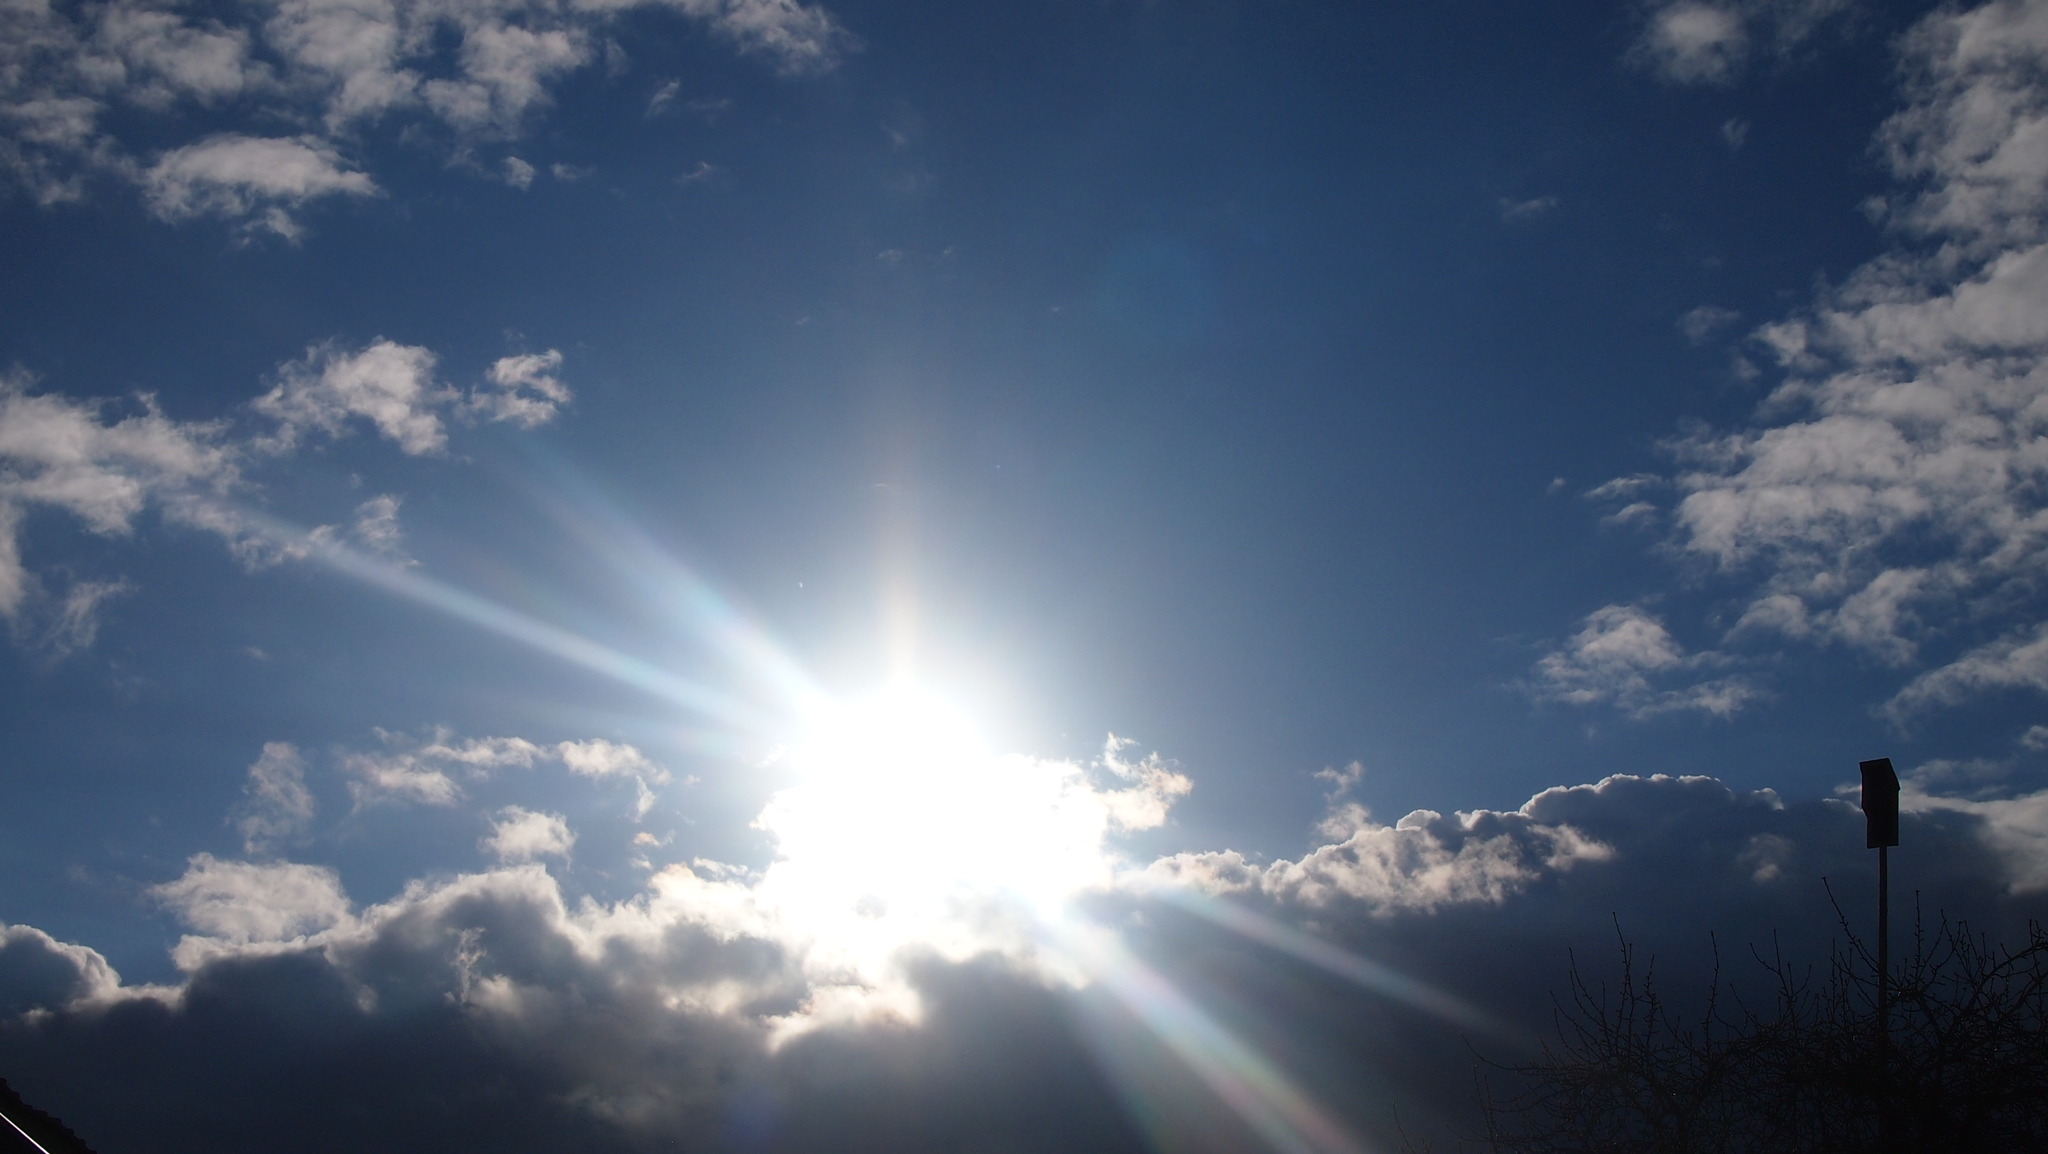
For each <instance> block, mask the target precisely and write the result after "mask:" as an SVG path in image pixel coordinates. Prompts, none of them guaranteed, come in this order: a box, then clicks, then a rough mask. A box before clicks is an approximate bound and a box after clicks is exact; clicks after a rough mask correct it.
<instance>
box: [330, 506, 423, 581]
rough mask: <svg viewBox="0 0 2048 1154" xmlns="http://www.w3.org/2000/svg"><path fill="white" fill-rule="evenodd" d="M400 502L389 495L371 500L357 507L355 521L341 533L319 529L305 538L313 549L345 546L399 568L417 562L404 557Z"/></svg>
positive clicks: (331, 526) (333, 527)
mask: <svg viewBox="0 0 2048 1154" xmlns="http://www.w3.org/2000/svg"><path fill="white" fill-rule="evenodd" d="M403 503H404V501H403V499H402V498H399V497H395V496H393V495H391V494H389V493H386V494H383V495H382V496H377V497H372V498H370V499H369V500H367V501H365V502H363V503H362V504H360V505H357V506H356V515H355V520H354V522H352V523H351V524H350V525H349V528H348V529H347V531H346V532H344V531H343V530H342V529H341V528H340V527H338V526H335V525H322V526H320V527H319V528H316V529H314V530H313V531H312V532H311V533H308V534H307V535H306V539H307V540H308V541H309V542H311V543H312V544H313V545H315V546H319V547H332V546H336V545H341V544H343V543H344V542H346V543H349V544H353V545H354V546H355V547H357V548H359V549H361V550H363V551H364V552H366V553H371V554H375V555H376V556H379V557H382V558H384V559H385V560H387V561H391V562H393V563H395V564H398V565H402V566H411V565H416V564H418V562H416V561H414V560H413V559H412V558H411V557H409V556H407V555H406V552H405V532H404V530H403V529H402V528H401V527H400V525H399V523H398V507H399V506H400V505H401V504H403Z"/></svg>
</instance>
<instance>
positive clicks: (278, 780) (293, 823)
mask: <svg viewBox="0 0 2048 1154" xmlns="http://www.w3.org/2000/svg"><path fill="white" fill-rule="evenodd" d="M242 793H243V795H244V800H243V803H242V806H241V807H240V811H241V816H240V818H239V819H237V820H236V822H235V828H236V829H239V830H240V831H241V832H242V848H243V850H244V851H245V852H247V853H252V854H254V853H260V852H263V851H264V850H267V849H269V848H270V847H271V846H273V845H275V844H276V843H277V842H279V841H281V840H283V839H285V838H289V837H294V836H296V835H298V834H300V833H303V832H305V829H306V827H307V825H308V824H310V823H311V822H312V820H313V792H312V791H311V790H309V789H307V788H306V765H305V760H304V759H303V758H301V757H300V756H299V751H298V749H297V748H296V747H294V746H293V745H291V743H289V742H284V741H272V742H266V743H265V744H264V746H263V755H262V756H261V757H259V758H257V759H256V763H255V764H254V765H251V766H250V767H249V781H248V783H247V784H246V785H244V786H243V787H242Z"/></svg>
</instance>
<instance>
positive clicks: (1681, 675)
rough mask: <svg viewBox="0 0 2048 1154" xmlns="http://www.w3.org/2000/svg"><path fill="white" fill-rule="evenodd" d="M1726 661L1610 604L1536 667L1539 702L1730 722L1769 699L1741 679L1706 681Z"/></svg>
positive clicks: (1656, 623) (1643, 616) (1652, 619)
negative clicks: (1696, 650) (1687, 649)
mask: <svg viewBox="0 0 2048 1154" xmlns="http://www.w3.org/2000/svg"><path fill="white" fill-rule="evenodd" d="M1725 664H1726V661H1725V659H1724V658H1723V657H1722V656H1721V655H1720V654H1718V653H1712V652H1708V653H1697V654H1690V655H1688V654H1687V653H1686V652H1685V649H1684V647H1683V646H1681V645H1679V643H1678V641H1677V639H1676V638H1674V637H1672V636H1671V631H1670V630H1668V629H1666V628H1665V627H1664V623H1663V622H1662V621H1659V620H1658V619H1657V618H1655V617H1653V616H1651V615H1650V614H1648V613H1646V612H1644V611H1643V610H1641V609H1639V608H1637V607H1635V606H1632V605H1608V606H1605V607H1603V608H1600V609H1597V610H1595V611H1593V612H1592V613H1590V614H1588V615H1587V616H1586V619H1585V621H1584V623H1583V624H1582V625H1581V626H1580V628H1579V631H1578V632H1577V633H1575V634H1573V635H1572V636H1571V638H1570V640H1568V641H1567V642H1566V643H1565V644H1564V645H1563V646H1562V647H1560V648H1558V649H1556V650H1553V651H1551V652H1550V653H1548V654H1545V655H1544V657H1543V658H1542V659H1541V660H1540V661H1538V662H1537V663H1536V671H1535V672H1536V679H1535V682H1534V683H1533V684H1532V685H1531V687H1530V688H1531V691H1532V692H1533V693H1534V694H1535V696H1536V697H1537V699H1538V700H1542V701H1558V702H1563V703H1564V704H1567V705H1581V706H1584V705H1602V704H1604V705H1612V706H1614V707H1615V708H1617V709H1620V710H1622V711H1623V712H1625V713H1627V714H1629V715H1630V716H1632V717H1635V718H1637V719H1643V718H1648V717H1654V716H1656V715H1658V714H1663V713H1680V712H1688V711H1690V712H1699V713H1706V714H1711V715H1713V716H1715V717H1730V716H1733V715H1734V714H1735V713H1736V712H1738V711H1740V710H1741V709H1743V708H1744V707H1745V706H1748V705H1750V704H1752V703H1754V702H1755V701H1757V700H1758V699H1759V698H1761V697H1762V696H1763V694H1762V692H1761V691H1760V690H1759V689H1757V688H1756V687H1755V686H1754V685H1752V684H1750V683H1749V682H1748V681H1747V680H1745V679H1743V678H1742V677H1740V676H1722V677H1709V676H1704V675H1706V674H1710V673H1711V672H1713V671H1715V670H1717V669H1719V668H1721V667H1723V666H1724V665H1725Z"/></svg>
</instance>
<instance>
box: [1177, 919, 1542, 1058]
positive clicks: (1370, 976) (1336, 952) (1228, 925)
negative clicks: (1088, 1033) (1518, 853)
mask: <svg viewBox="0 0 2048 1154" xmlns="http://www.w3.org/2000/svg"><path fill="white" fill-rule="evenodd" d="M1151 896H1153V897H1156V898H1158V899H1159V900H1161V901H1164V902H1167V903H1168V904H1170V905H1172V906H1174V907H1176V908H1178V909H1182V910H1186V911H1187V912H1189V913H1191V914H1194V915H1195V916H1196V917H1199V918H1203V919H1205V920H1207V921H1210V922H1213V923H1215V924H1216V925H1219V926H1222V927H1224V928H1225V929H1229V930H1233V931H1235V932H1237V933H1239V934H1242V935H1243V936H1245V937H1247V938H1250V939H1251V940H1252V941H1255V942H1257V943H1259V944H1260V945H1262V946H1267V947H1270V948H1272V949H1275V950H1279V951H1280V952H1281V953H1284V954H1288V955H1290V956H1292V957H1295V958H1299V959H1300V960H1302V961H1304V962H1307V963H1308V964H1309V965H1312V966H1315V967H1317V968H1319V969H1322V970H1326V971H1328V972H1329V973H1332V974H1335V975H1337V976H1338V977H1340V978H1343V979H1345V980H1346V981H1349V982H1353V983H1356V984H1357V985H1360V986H1363V987H1365V988H1366V989H1368V990H1371V991H1373V992H1374V993H1377V994H1383V995H1385V996H1387V997H1389V998H1392V999H1394V1000H1395V1001H1398V1002H1403V1003H1405V1004H1407V1005H1410V1006H1413V1007H1415V1008H1416V1009H1418V1010H1422V1011H1424V1012H1425V1013H1430V1014H1434V1015H1436V1016H1437V1017H1439V1018H1442V1019H1444V1020H1445V1021H1447V1022H1451V1023H1454V1024H1456V1025H1459V1026H1462V1027H1464V1028H1465V1029H1468V1030H1474V1031H1477V1032H1480V1033H1484V1034H1491V1035H1493V1036H1494V1037H1496V1038H1503V1039H1507V1040H1511V1041H1517V1042H1520V1041H1523V1040H1524V1039H1523V1035H1522V1033H1521V1032H1520V1031H1518V1030H1515V1029H1514V1028H1513V1027H1511V1026H1508V1025H1507V1024H1506V1023H1504V1022H1501V1021H1500V1020H1499V1019H1497V1018H1495V1017H1494V1016H1493V1015H1491V1014H1488V1013H1487V1012H1485V1011H1484V1010H1481V1009H1479V1008H1478V1007H1477V1006H1474V1005H1472V1004H1470V1003H1468V1002H1466V1001H1464V1000H1462V999H1460V998H1456V997H1453V996H1451V995H1450V994H1447V993H1445V992H1443V991H1442V990H1439V989H1437V988H1436V987H1434V986H1431V985H1429V984H1428V983H1427V982H1423V981H1420V980H1418V979H1416V978H1411V977H1409V976H1408V975H1406V974H1404V973H1402V972H1401V971H1399V970H1396V969H1394V968H1393V967H1391V966H1386V965H1382V964H1381V963H1379V962H1375V961H1373V960H1372V959H1370V958H1362V957H1359V956H1358V955H1357V954H1354V953H1352V952H1351V951H1349V950H1345V949H1340V948H1338V947H1336V946H1333V945H1331V944H1330V943H1328V942H1325V941H1320V940H1318V939H1316V938H1312V937H1310V936H1309V935H1307V934H1304V933H1302V932H1301V931H1300V930H1297V929H1294V928H1292V927H1290V926H1286V925H1282V924H1281V923H1279V922H1276V921H1274V920H1273V919H1271V918H1268V917H1263V916H1261V915H1259V914H1256V913H1254V912H1252V911H1251V910H1248V909H1245V908H1244V907H1243V906H1239V905H1233V904H1231V903H1229V902H1224V901H1218V900H1217V899H1215V898H1212V897H1209V896H1207V895H1205V894H1199V893H1196V892H1194V891H1193V890H1189V889H1184V888H1182V887H1179V886H1172V887H1160V888H1158V889H1156V890H1152V891H1151Z"/></svg>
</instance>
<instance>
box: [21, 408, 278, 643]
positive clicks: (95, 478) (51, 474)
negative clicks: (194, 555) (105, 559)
mask: <svg viewBox="0 0 2048 1154" xmlns="http://www.w3.org/2000/svg"><path fill="white" fill-rule="evenodd" d="M28 385H29V381H28V380H27V379H26V378H24V377H22V376H19V375H14V376H0V615H4V616H7V617H9V618H16V617H18V615H19V613H20V612H21V611H22V609H23V607H24V605H25V604H26V603H27V602H28V600H29V598H30V597H31V596H32V594H34V592H35V590H36V586H35V582H34V579H33V577H32V576H31V575H30V574H29V572H28V571H27V570H26V569H25V568H24V567H23V562H22V557H21V548H20V540H19V533H20V526H21V520H22V517H23V515H24V514H25V512H26V511H27V510H29V509H32V508H36V507H46V508H53V509H59V510H62V511H64V512H66V513H69V514H71V515H72V516H75V517H77V518H78V519H79V520H81V521H83V522H84V523H85V525H86V526H87V527H88V528H89V529H91V530H92V531H93V532H95V533H99V534H102V535H105V536H120V535H125V534H127V533H129V532H130V531H131V530H132V528H133V526H134V521H135V518H136V517H137V516H138V515H139V514H140V513H141V512H142V511H143V509H144V508H146V507H148V506H149V505H151V504H155V505H156V506H157V507H158V508H159V509H161V511H162V512H163V515H164V516H165V517H167V518H170V519H171V520H174V521H179V522H181V523H184V524H188V525H193V526H197V527H201V528H207V529H213V530H216V531H219V532H222V533H223V534H224V535H226V536H228V537H229V538H230V540H231V542H232V541H236V540H240V539H243V538H244V537H245V535H246V530H245V529H244V528H243V527H242V526H240V525H239V524H236V523H233V521H232V518H230V517H228V516H227V515H226V514H225V513H224V512H223V510H222V508H221V506H220V500H221V498H222V497H224V496H225V495H226V494H227V493H228V492H229V491H230V490H232V489H234V488H235V487H237V486H238V485H239V484H240V480H241V478H240V472H239V470H238V464H237V460H238V458H237V454H236V452H235V450H234V448H233V447H232V445H231V443H230V442H229V441H228V438H227V435H226V432H227V430H226V426H225V425H224V424H221V423H217V422H180V421H176V420H172V419H171V418H168V417H166V416H164V415H163V413H162V412H161V411H160V410H159V409H158V408H157V406H156V402H155V399H154V398H152V397H150V396H147V395H144V396H142V397H140V398H138V401H137V407H139V409H140V411H139V412H132V413H130V414H129V415H127V416H124V417H121V418H119V419H118V420H115V421H112V422H108V421H106V420H105V419H104V418H103V417H102V413H103V412H104V410H105V409H106V408H108V407H109V406H108V404H107V403H105V402H91V401H73V400H71V399H69V398H67V397H62V396H55V395H51V394H34V393H30V392H29V391H28ZM125 591H126V587H125V586H123V585H122V584H121V583H119V582H113V583H105V582H100V583H86V584H84V585H81V586H74V588H73V590H72V594H71V596H70V597H69V598H67V601H66V603H65V605H64V606H63V607H62V609H61V610H60V611H59V619H58V622H57V624H58V626H59V627H60V629H61V630H62V632H63V633H64V635H65V636H66V637H67V638H69V639H70V640H71V641H74V642H78V643H81V644H82V643H89V641H90V636H91V633H92V630H93V624H92V623H93V621H94V620H95V618H94V616H93V611H94V609H95V608H96V606H97V605H98V604H99V603H101V602H103V601H104V600H106V599H107V598H108V597H110V596H112V595H114V594H116V593H119V592H125Z"/></svg>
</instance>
